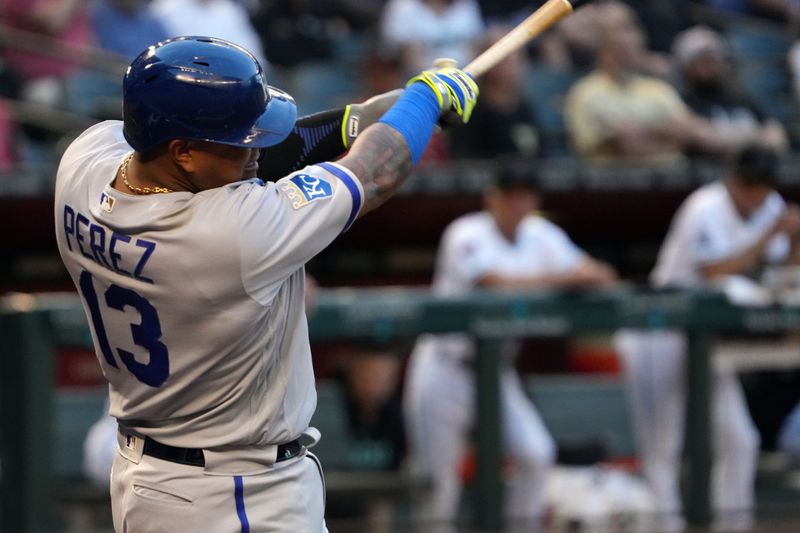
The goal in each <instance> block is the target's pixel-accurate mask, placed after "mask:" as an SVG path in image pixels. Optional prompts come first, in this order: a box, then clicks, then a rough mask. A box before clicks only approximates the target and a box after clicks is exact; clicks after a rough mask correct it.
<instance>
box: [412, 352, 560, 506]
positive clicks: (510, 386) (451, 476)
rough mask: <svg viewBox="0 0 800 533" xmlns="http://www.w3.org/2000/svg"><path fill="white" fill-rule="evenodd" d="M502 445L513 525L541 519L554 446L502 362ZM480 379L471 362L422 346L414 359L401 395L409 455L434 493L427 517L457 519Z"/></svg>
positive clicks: (515, 376) (515, 377) (512, 372)
mask: <svg viewBox="0 0 800 533" xmlns="http://www.w3.org/2000/svg"><path fill="white" fill-rule="evenodd" d="M500 380H501V382H500V389H501V398H500V408H501V413H502V427H503V435H502V437H503V445H504V449H505V453H506V454H507V456H508V457H509V458H511V459H512V462H513V465H514V468H513V473H512V475H511V477H510V479H509V480H508V487H507V490H506V494H505V497H506V515H507V516H508V517H509V518H510V519H513V520H515V521H517V520H523V521H530V520H535V519H538V518H540V516H541V514H542V513H543V510H544V509H543V507H544V487H545V482H546V477H547V473H548V470H549V469H550V467H551V466H552V464H553V462H554V461H555V453H556V447H555V443H554V442H553V439H552V437H551V436H550V434H549V432H548V431H547V429H546V428H545V426H544V423H543V422H542V420H541V418H540V417H539V414H538V413H537V412H536V410H535V409H534V407H533V404H532V403H531V402H530V400H529V398H528V397H527V395H526V394H525V390H524V388H523V386H522V382H521V380H520V378H519V375H518V374H517V372H516V371H515V369H514V368H512V367H511V366H509V365H504V366H503V368H502V370H501V376H500ZM474 382H475V376H474V373H473V371H472V369H471V367H470V365H469V363H466V362H463V361H459V360H456V359H454V358H452V357H447V356H443V355H442V354H440V353H436V352H435V343H426V342H419V343H417V346H416V348H415V350H414V352H413V353H412V355H411V359H410V361H409V370H408V376H407V383H406V391H405V398H404V408H405V415H406V422H407V426H408V432H409V437H410V442H411V451H412V454H413V455H414V458H415V461H416V464H417V465H418V466H419V467H420V469H421V473H422V474H423V475H427V476H429V477H430V478H431V480H432V483H433V494H432V498H431V499H430V501H429V502H427V503H428V505H427V506H426V509H424V511H423V514H424V515H425V516H424V517H425V518H426V519H428V520H437V521H448V522H449V521H452V520H454V519H455V517H456V516H457V514H458V509H459V502H460V497H461V478H460V475H459V467H460V464H461V460H462V458H463V457H464V453H465V451H466V450H467V447H468V442H469V440H470V432H471V430H472V428H473V422H474V411H475V383H474Z"/></svg>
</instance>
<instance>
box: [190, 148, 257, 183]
mask: <svg viewBox="0 0 800 533" xmlns="http://www.w3.org/2000/svg"><path fill="white" fill-rule="evenodd" d="M259 154H260V150H259V149H257V148H241V147H239V146H228V145H226V144H216V143H209V142H200V143H198V149H197V150H195V151H194V154H193V156H194V157H195V158H197V169H198V170H197V172H196V175H195V180H196V181H198V182H200V183H198V185H202V186H203V188H214V187H221V186H223V185H227V184H228V183H233V182H236V181H241V180H243V179H249V178H253V177H255V176H256V172H257V171H258V156H259Z"/></svg>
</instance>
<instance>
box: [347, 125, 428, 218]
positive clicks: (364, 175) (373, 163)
mask: <svg viewBox="0 0 800 533" xmlns="http://www.w3.org/2000/svg"><path fill="white" fill-rule="evenodd" d="M338 163H339V164H340V165H342V166H344V167H347V168H348V169H350V170H351V171H353V173H354V174H355V175H356V176H357V177H358V179H359V181H361V185H362V186H363V187H364V207H362V208H361V212H360V215H363V214H365V213H368V212H369V211H371V210H373V209H375V208H376V207H378V206H379V205H381V204H382V203H383V202H385V201H386V200H388V199H389V198H390V197H391V196H392V195H393V194H394V193H395V191H397V189H399V188H400V186H401V185H403V183H404V182H405V180H406V178H407V177H408V176H409V174H410V173H411V170H412V169H413V168H414V165H413V164H412V163H411V153H410V152H409V150H408V145H407V144H406V140H405V138H403V136H402V135H401V134H400V133H399V132H398V131H397V130H395V129H394V128H392V127H390V126H387V125H386V124H374V125H372V126H370V127H369V128H368V129H366V130H364V132H363V133H362V134H361V135H359V136H358V138H357V139H356V142H355V143H354V144H353V148H352V149H351V150H350V152H349V153H348V154H347V155H346V156H345V157H343V158H342V159H340V160H339V161H338Z"/></svg>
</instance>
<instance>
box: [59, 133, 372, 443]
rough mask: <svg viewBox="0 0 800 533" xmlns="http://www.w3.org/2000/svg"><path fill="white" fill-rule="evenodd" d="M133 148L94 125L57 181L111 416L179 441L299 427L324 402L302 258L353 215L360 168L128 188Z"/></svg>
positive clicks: (66, 248)
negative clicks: (144, 190) (122, 184)
mask: <svg viewBox="0 0 800 533" xmlns="http://www.w3.org/2000/svg"><path fill="white" fill-rule="evenodd" d="M130 151H131V148H130V146H129V145H128V144H127V143H126V142H125V140H124V138H123V135H122V123H121V122H118V121H107V122H103V123H101V124H98V125H96V126H94V127H92V128H90V129H88V130H87V131H86V132H84V133H83V134H82V135H81V136H80V137H79V138H78V139H77V140H76V141H75V142H74V143H73V144H72V145H70V147H69V148H68V149H67V151H66V153H65V154H64V157H63V159H62V162H61V165H60V167H59V170H58V177H57V183H56V196H55V217H56V221H57V222H56V237H57V241H58V248H59V251H60V253H61V256H62V258H63V260H64V263H65V264H66V266H67V269H68V270H69V273H70V276H71V277H72V279H73V281H74V282H75V284H76V286H77V287H78V288H79V291H80V293H81V297H82V301H83V304H84V308H85V311H86V315H87V318H88V320H89V323H90V325H91V330H92V335H93V339H94V344H95V350H96V353H97V356H98V360H99V361H100V364H101V366H102V369H103V373H104V374H105V376H106V378H107V379H108V381H109V386H110V400H111V409H110V413H111V415H112V416H114V417H116V418H117V419H119V420H120V422H121V423H122V424H123V425H125V426H126V427H128V428H130V429H132V430H135V431H137V432H139V433H141V434H144V435H147V436H150V437H152V438H154V439H156V440H158V441H161V442H163V443H166V444H170V445H173V446H180V447H193V448H217V447H221V446H258V445H265V444H274V443H283V442H287V441H290V440H292V439H295V438H297V437H298V436H299V435H300V434H301V433H302V432H303V431H304V430H305V429H306V428H307V426H308V423H309V420H310V418H311V415H312V413H313V411H314V408H315V405H316V393H315V390H314V375H313V369H312V365H311V354H310V347H309V339H308V327H307V323H306V318H305V314H304V308H303V290H304V286H303V281H304V270H303V265H304V263H305V262H306V261H308V260H309V259H310V258H312V257H313V256H314V255H315V254H317V253H318V252H320V251H321V250H322V249H323V248H325V247H326V246H327V245H328V244H329V243H330V242H331V241H332V240H333V239H334V238H335V237H336V236H337V235H338V234H339V233H340V232H342V231H343V230H344V229H346V228H347V227H348V226H349V224H351V223H352V222H353V220H354V219H355V217H356V215H357V213H358V211H359V209H360V208H361V205H362V198H363V190H362V189H361V185H360V183H359V181H358V180H357V179H355V177H354V176H353V175H352V174H351V173H350V172H349V171H348V170H346V169H344V168H342V167H340V166H337V165H335V164H331V163H323V164H320V165H315V166H310V167H307V168H305V169H303V170H301V171H299V172H296V173H294V174H292V175H290V176H287V177H286V178H284V179H282V180H280V181H278V182H277V183H267V184H264V183H263V182H261V181H260V180H258V179H252V180H246V181H240V182H237V183H232V184H229V185H227V186H224V187H220V188H216V189H210V190H205V191H202V192H200V193H196V194H193V193H189V192H174V193H168V194H153V195H146V196H137V195H129V194H125V193H122V192H120V191H118V190H116V189H113V188H112V187H111V186H110V185H109V184H110V183H111V182H112V181H113V179H114V177H115V174H116V172H117V169H118V168H119V166H120V163H121V162H122V160H123V158H124V157H125V156H126V155H127V154H128V153H129V152H130Z"/></svg>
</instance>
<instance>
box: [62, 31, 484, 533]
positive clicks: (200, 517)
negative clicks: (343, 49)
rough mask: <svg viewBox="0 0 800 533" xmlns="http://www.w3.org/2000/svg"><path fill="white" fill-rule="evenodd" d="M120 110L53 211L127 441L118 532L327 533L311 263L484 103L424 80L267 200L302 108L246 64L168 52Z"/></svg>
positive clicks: (213, 46)
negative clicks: (264, 175) (272, 159)
mask: <svg viewBox="0 0 800 533" xmlns="http://www.w3.org/2000/svg"><path fill="white" fill-rule="evenodd" d="M123 91H124V94H123V115H124V117H123V121H121V122H120V121H106V122H102V123H100V124H97V125H95V126H92V127H91V128H89V129H88V130H86V131H85V132H84V133H83V134H81V135H80V136H79V137H78V138H77V139H76V140H75V141H74V142H73V143H72V144H71V145H70V146H69V147H68V148H67V150H66V151H65V153H64V156H63V158H62V161H61V164H60V166H59V169H58V174H57V179H56V192H55V213H56V235H57V241H58V246H59V251H60V253H61V256H62V259H63V260H64V263H65V265H66V267H67V269H68V271H69V273H70V275H71V277H72V279H73V281H74V282H75V284H76V286H77V288H78V290H79V292H80V295H81V297H82V301H83V304H84V309H85V311H86V315H87V318H88V320H89V324H90V327H91V331H92V335H93V340H94V344H95V350H96V353H97V357H98V360H99V362H100V365H101V366H102V369H103V372H104V375H105V376H106V378H107V379H108V381H109V398H110V414H111V415H112V416H114V417H115V418H116V419H117V421H118V422H119V432H118V445H119V453H118V454H117V456H116V457H115V460H114V466H113V471H112V479H111V499H112V511H113V517H114V527H115V529H116V531H118V532H125V531H128V532H137V533H139V532H157V531H163V532H170V533H175V532H178V533H179V532H183V531H186V532H196V531H213V532H215V533H217V532H219V533H226V532H230V533H233V532H243V531H275V532H287V533H288V532H293V533H294V532H320V531H326V527H325V521H324V516H323V514H324V487H323V480H322V476H321V469H320V467H319V464H318V463H317V461H316V459H315V458H314V457H313V455H312V454H310V453H308V451H307V447H308V446H310V445H311V444H313V443H314V442H315V441H316V440H317V439H318V438H319V433H318V432H317V431H316V430H315V429H313V428H309V427H308V423H309V420H310V418H311V414H312V413H313V411H314V408H315V404H316V393H315V390H314V376H313V370H312V366H311V355H310V348H309V340H308V329H307V327H308V326H307V322H306V318H305V315H304V305H303V291H304V263H305V262H306V261H307V260H308V259H310V258H311V257H313V256H314V255H315V254H316V253H318V252H319V251H320V250H322V249H323V248H324V247H325V246H327V245H328V244H329V243H330V242H331V241H332V240H333V239H334V238H335V237H336V236H337V235H338V234H339V233H340V232H342V231H344V230H345V229H347V227H349V225H350V224H352V223H353V221H354V220H355V219H356V218H357V217H358V216H359V215H361V214H363V213H366V212H368V211H370V210H372V209H374V208H376V207H378V206H379V205H380V204H381V203H383V202H384V201H385V200H386V199H388V198H389V197H390V196H391V195H392V193H393V192H394V191H395V190H397V188H398V187H399V186H400V185H401V184H402V183H403V181H404V179H405V178H406V177H407V176H408V174H409V173H410V171H411V169H412V168H413V166H414V164H415V163H416V162H417V161H418V160H419V159H420V157H421V156H422V152H423V150H424V149H425V147H426V145H427V143H428V141H429V139H430V137H431V135H432V133H433V131H434V127H435V125H436V124H437V122H438V121H439V120H440V119H443V120H445V121H448V122H452V123H464V122H466V121H468V120H469V116H470V113H471V111H472V109H473V107H474V105H475V102H476V101H477V95H478V91H477V86H476V85H475V83H474V81H472V79H471V78H470V77H469V76H468V75H466V74H465V73H464V72H462V71H460V70H458V69H456V68H453V67H448V68H444V69H439V70H436V71H432V70H431V71H424V72H422V73H421V74H420V75H419V76H417V77H415V78H412V80H411V81H410V82H409V84H408V85H407V87H406V89H405V90H404V91H403V94H402V95H401V96H400V97H399V98H398V99H397V101H396V102H395V103H394V105H393V106H392V107H391V108H390V109H389V110H388V111H387V112H386V113H385V114H383V115H382V116H381V117H380V119H379V121H378V123H377V124H374V125H372V126H370V127H369V128H367V129H366V130H365V131H363V132H361V134H360V135H359V136H358V138H357V139H356V141H355V142H354V143H353V145H352V147H351V149H350V151H349V153H348V154H347V155H345V156H344V157H343V158H341V159H340V160H338V162H336V163H325V162H322V163H318V164H312V165H310V166H307V167H305V168H303V169H302V170H300V171H298V172H295V173H292V174H290V175H288V176H286V177H285V178H283V179H280V180H278V181H277V182H275V183H266V184H265V183H264V182H263V181H261V180H260V179H259V178H257V177H256V174H257V171H258V167H259V164H258V158H259V153H260V150H261V149H262V148H268V147H270V146H275V145H277V144H279V143H281V142H282V141H284V140H285V139H286V138H287V136H288V135H290V133H291V131H292V130H293V128H294V127H295V121H296V107H295V104H294V101H293V100H292V98H291V97H290V96H289V95H288V94H286V93H284V92H282V91H280V90H278V89H275V88H274V87H270V86H268V85H267V84H266V82H265V79H264V75H263V72H262V69H261V66H260V65H259V63H258V62H257V61H256V59H255V58H254V56H253V55H252V54H250V53H249V52H248V51H246V50H245V49H243V48H241V47H239V46H237V45H234V44H232V43H230V42H227V41H223V40H220V39H215V38H210V37H177V38H174V39H170V40H167V41H165V42H162V43H158V44H155V45H153V46H151V47H150V48H148V49H147V50H146V51H145V52H143V53H142V54H141V55H140V56H139V57H138V58H136V59H135V60H134V61H133V62H132V63H131V65H130V66H129V68H128V70H127V72H126V74H125V78H124V80H123Z"/></svg>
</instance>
